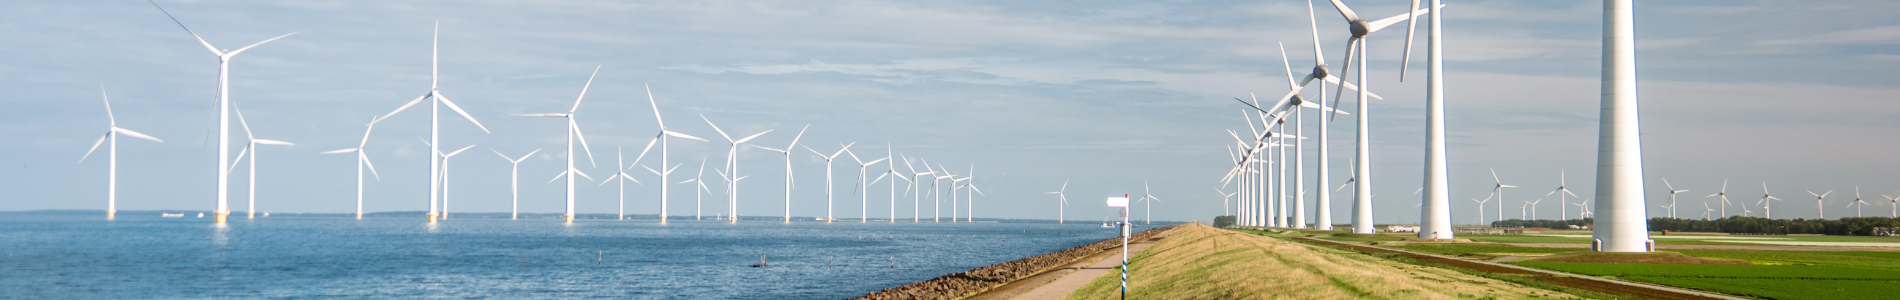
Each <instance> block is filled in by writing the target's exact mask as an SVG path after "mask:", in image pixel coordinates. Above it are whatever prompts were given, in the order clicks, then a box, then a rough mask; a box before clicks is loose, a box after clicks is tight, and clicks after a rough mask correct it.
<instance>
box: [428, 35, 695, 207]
mask: <svg viewBox="0 0 1900 300" xmlns="http://www.w3.org/2000/svg"><path fill="white" fill-rule="evenodd" d="M595 75H600V67H599V66H595V67H594V73H593V74H591V75H587V83H586V84H582V85H581V95H580V96H577V97H574V106H573V107H569V108H568V109H567V112H566V113H545V114H511V115H512V116H517V117H544V118H563V119H567V169H566V170H563V171H561V175H556V176H554V179H561V177H562V176H566V177H567V212H566V213H565V214H563V215H562V218H563V219H566V222H568V223H574V177H573V176H568V175H569V174H568V173H574V174H578V175H581V176H582V177H586V178H587V180H594V177H593V176H587V173H582V172H581V170H580V169H575V168H574V140H576V139H578V140H580V141H581V150H582V151H586V152H587V163H588V164H590V165H593V164H594V163H595V162H594V149H592V148H588V147H587V136H586V135H582V134H581V125H580V123H576V122H574V111H575V110H579V109H580V108H581V100H584V99H587V88H588V87H592V86H594V76H595ZM443 100H444V101H446V100H447V99H443ZM411 104H414V103H413V102H412V103H411ZM404 107H408V106H404ZM449 107H451V108H453V107H455V105H454V104H449ZM398 111H401V109H398ZM456 112H461V110H460V109H457V110H456ZM391 114H394V113H391ZM469 120H474V119H473V118H470V119H469ZM431 147H433V146H431ZM594 167H599V165H594ZM614 168H615V169H616V170H615V171H619V170H618V169H619V168H620V167H619V166H615V167H614ZM431 210H433V209H431ZM660 214H661V215H665V214H666V212H660Z"/></svg>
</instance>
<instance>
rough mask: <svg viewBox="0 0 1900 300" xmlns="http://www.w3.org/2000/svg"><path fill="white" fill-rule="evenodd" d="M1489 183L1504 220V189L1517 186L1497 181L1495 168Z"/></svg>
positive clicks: (1501, 218)
mask: <svg viewBox="0 0 1900 300" xmlns="http://www.w3.org/2000/svg"><path fill="white" fill-rule="evenodd" d="M1353 174H1354V176H1355V177H1356V176H1357V175H1358V173H1356V172H1355V173H1353ZM1491 183H1492V184H1495V185H1493V186H1491V195H1495V196H1497V197H1498V220H1504V188H1514V187H1517V186H1515V185H1508V184H1504V180H1501V179H1498V169H1497V168H1491Z"/></svg>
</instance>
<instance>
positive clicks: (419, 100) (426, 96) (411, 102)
mask: <svg viewBox="0 0 1900 300" xmlns="http://www.w3.org/2000/svg"><path fill="white" fill-rule="evenodd" d="M423 99H429V94H422V96H421V97H416V100H409V103H406V104H403V105H402V106H401V107H397V108H396V110H395V111H391V112H389V113H388V114H384V115H383V117H381V118H376V119H375V120H370V121H369V122H370V123H371V124H375V123H376V122H382V121H383V119H388V118H389V117H391V116H395V115H396V113H399V112H402V111H403V110H405V109H409V107H411V106H416V104H418V103H422V100H423Z"/></svg>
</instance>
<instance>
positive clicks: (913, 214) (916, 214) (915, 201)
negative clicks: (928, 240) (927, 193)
mask: <svg viewBox="0 0 1900 300" xmlns="http://www.w3.org/2000/svg"><path fill="white" fill-rule="evenodd" d="M899 155H902V154H899ZM900 157H901V156H900ZM902 158H903V159H904V168H905V169H908V170H909V171H910V173H911V175H910V176H911V179H910V190H913V191H917V193H916V194H911V198H910V222H911V223H918V222H921V220H922V216H923V215H922V211H923V195H924V193H923V190H922V188H923V182H922V181H921V180H923V178H919V177H923V176H924V175H931V174H936V172H922V173H918V172H917V167H916V166H912V165H911V164H910V158H909V157H902ZM924 168H926V169H928V168H930V165H928V164H926V165H924ZM933 177H934V176H933ZM931 189H936V186H935V183H932V186H931ZM906 193H908V192H906ZM1059 222H1060V221H1058V223H1059Z"/></svg>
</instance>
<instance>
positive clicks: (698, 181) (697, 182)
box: [674, 158, 712, 220]
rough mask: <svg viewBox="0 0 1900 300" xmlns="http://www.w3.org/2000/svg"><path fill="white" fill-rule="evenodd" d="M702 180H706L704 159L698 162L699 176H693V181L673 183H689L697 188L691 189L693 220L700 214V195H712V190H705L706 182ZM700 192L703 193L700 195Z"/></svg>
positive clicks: (697, 218)
mask: <svg viewBox="0 0 1900 300" xmlns="http://www.w3.org/2000/svg"><path fill="white" fill-rule="evenodd" d="M703 178H706V159H704V158H702V159H700V160H699V174H698V175H694V176H693V179H687V180H684V181H680V182H679V183H674V184H688V183H691V184H693V185H694V186H697V187H698V188H695V189H693V220H699V219H700V214H699V208H700V195H703V194H710V193H712V189H709V188H706V180H703ZM702 191H703V192H705V193H701V192H702Z"/></svg>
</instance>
